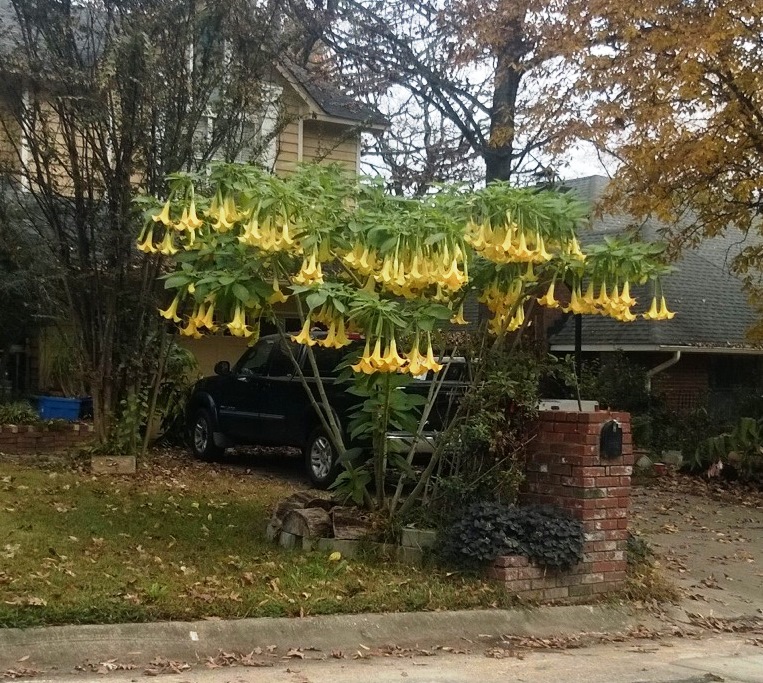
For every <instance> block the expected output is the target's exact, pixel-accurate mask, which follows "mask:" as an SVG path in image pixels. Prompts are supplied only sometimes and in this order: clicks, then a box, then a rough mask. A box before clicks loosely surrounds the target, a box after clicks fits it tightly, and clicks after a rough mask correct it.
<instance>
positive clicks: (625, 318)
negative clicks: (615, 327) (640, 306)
mask: <svg viewBox="0 0 763 683" xmlns="http://www.w3.org/2000/svg"><path fill="white" fill-rule="evenodd" d="M636 318H638V316H637V315H634V314H633V313H631V310H630V308H626V309H625V310H624V311H623V312H622V313H620V315H619V316H618V317H617V319H618V320H619V321H620V322H623V323H632V322H633V321H634V320H636Z"/></svg>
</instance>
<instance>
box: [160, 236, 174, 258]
mask: <svg viewBox="0 0 763 683" xmlns="http://www.w3.org/2000/svg"><path fill="white" fill-rule="evenodd" d="M158 251H159V253H160V254H163V255H164V256H173V255H174V254H177V253H178V248H177V247H176V246H175V240H174V239H173V237H172V233H171V232H170V231H169V230H168V231H167V232H165V233H164V239H163V240H162V242H161V244H160V245H159V249H158Z"/></svg>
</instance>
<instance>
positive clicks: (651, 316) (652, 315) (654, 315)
mask: <svg viewBox="0 0 763 683" xmlns="http://www.w3.org/2000/svg"><path fill="white" fill-rule="evenodd" d="M641 317H642V318H643V319H644V320H659V319H660V314H659V313H658V311H657V297H656V296H655V297H652V305H651V306H650V307H649V310H648V311H647V312H646V313H642V314H641Z"/></svg>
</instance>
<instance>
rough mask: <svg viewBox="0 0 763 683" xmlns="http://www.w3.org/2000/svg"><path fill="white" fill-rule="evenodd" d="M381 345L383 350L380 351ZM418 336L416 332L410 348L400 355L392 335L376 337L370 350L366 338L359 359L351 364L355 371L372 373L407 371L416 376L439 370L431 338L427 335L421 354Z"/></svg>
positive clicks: (369, 344) (368, 339)
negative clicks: (423, 350)
mask: <svg viewBox="0 0 763 683" xmlns="http://www.w3.org/2000/svg"><path fill="white" fill-rule="evenodd" d="M382 345H383V346H384V351H383V352H382ZM420 346H421V343H420V337H419V335H418V334H417V335H416V338H415V339H414V342H413V345H412V346H411V350H410V351H409V352H408V353H406V354H404V355H403V356H401V355H400V354H399V353H398V351H397V342H396V341H395V337H394V336H388V337H386V338H385V339H384V340H382V337H377V338H376V341H375V342H374V345H373V352H372V351H371V339H370V337H367V338H366V345H365V348H364V349H363V353H362V355H361V357H360V360H359V361H358V362H357V363H356V364H355V365H353V366H352V369H353V370H354V371H355V372H362V373H364V374H366V375H372V374H374V373H375V372H407V373H410V374H411V375H414V376H417V375H421V374H424V373H425V372H428V371H432V372H439V371H440V370H442V365H440V363H438V362H437V361H436V360H435V357H434V351H433V350H432V340H431V338H430V337H429V335H427V350H426V353H424V354H422V353H421V350H420Z"/></svg>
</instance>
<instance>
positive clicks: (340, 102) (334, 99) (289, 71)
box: [278, 60, 389, 130]
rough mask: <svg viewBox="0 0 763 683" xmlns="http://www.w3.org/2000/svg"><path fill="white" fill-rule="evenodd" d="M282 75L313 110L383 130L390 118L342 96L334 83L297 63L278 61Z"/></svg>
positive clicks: (372, 128)
mask: <svg viewBox="0 0 763 683" xmlns="http://www.w3.org/2000/svg"><path fill="white" fill-rule="evenodd" d="M278 67H279V69H278V70H279V71H280V72H281V75H282V76H283V77H284V78H286V80H287V81H289V83H290V84H291V85H292V86H293V87H294V88H295V90H297V92H298V93H299V94H300V95H301V96H302V98H303V99H304V100H305V101H306V102H307V103H308V104H310V105H313V108H314V109H317V110H318V111H317V112H316V113H318V114H319V115H320V114H323V115H324V116H326V117H328V118H329V119H339V120H341V122H348V121H349V122H353V123H356V124H358V125H359V126H360V127H361V128H367V129H371V130H386V129H387V128H388V126H389V121H388V120H387V119H386V118H385V117H384V116H383V115H382V114H381V112H379V111H378V110H377V109H375V108H374V107H370V106H368V105H366V104H363V103H362V102H358V101H357V100H355V99H353V98H352V97H350V96H349V95H345V94H344V93H343V92H341V91H340V90H339V89H337V88H336V86H334V85H332V84H331V83H329V82H327V81H326V80H324V79H322V78H321V77H320V76H318V75H317V74H312V73H310V72H309V71H308V70H307V69H304V68H302V67H301V66H297V65H296V64H294V63H293V62H290V61H288V60H281V62H280V63H279V65H278Z"/></svg>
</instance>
